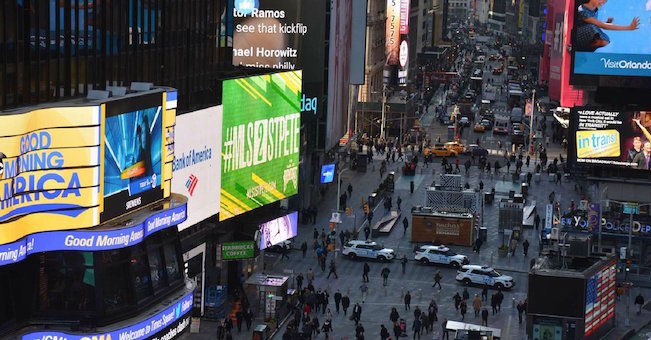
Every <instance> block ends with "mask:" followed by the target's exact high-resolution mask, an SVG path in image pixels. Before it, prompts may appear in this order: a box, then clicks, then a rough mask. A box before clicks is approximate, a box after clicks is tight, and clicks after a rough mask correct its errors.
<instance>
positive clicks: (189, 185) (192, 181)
mask: <svg viewBox="0 0 651 340" xmlns="http://www.w3.org/2000/svg"><path fill="white" fill-rule="evenodd" d="M197 183H199V179H198V178H197V176H195V175H194V174H190V177H188V180H187V181H185V188H186V189H188V193H190V196H192V194H194V188H196V187H197Z"/></svg>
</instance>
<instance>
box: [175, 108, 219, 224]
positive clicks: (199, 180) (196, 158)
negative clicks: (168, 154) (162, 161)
mask: <svg viewBox="0 0 651 340" xmlns="http://www.w3.org/2000/svg"><path fill="white" fill-rule="evenodd" d="M221 133H222V107H221V106H213V107H209V108H206V109H202V110H198V111H194V112H189V113H186V114H183V115H180V116H178V117H177V118H176V126H175V127H174V135H175V137H176V138H175V142H174V156H175V157H174V163H173V165H172V171H173V172H174V177H173V178H172V192H176V193H182V194H183V195H185V196H187V197H188V215H189V216H188V220H186V221H185V222H183V223H181V224H180V225H179V231H181V230H183V229H185V228H187V227H190V226H192V225H193V224H196V223H198V222H200V221H203V220H205V219H206V218H208V217H210V216H213V215H215V214H217V213H218V212H219V187H220V185H221V183H220V181H221V178H220V175H221V171H220V167H221V162H220V157H219V153H220V151H221V143H222V140H221Z"/></svg>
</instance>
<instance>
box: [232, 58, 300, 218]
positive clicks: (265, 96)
mask: <svg viewBox="0 0 651 340" xmlns="http://www.w3.org/2000/svg"><path fill="white" fill-rule="evenodd" d="M301 75H302V74H301V71H290V72H281V73H275V74H270V75H262V76H254V77H248V78H240V79H233V80H225V81H224V82H223V103H222V107H223V115H224V118H223V122H222V141H223V142H222V152H221V157H222V159H221V199H220V207H221V209H220V211H219V219H220V220H225V219H227V218H230V217H233V216H236V215H239V214H242V213H244V212H247V211H250V210H253V209H255V208H258V207H261V206H263V205H266V204H269V203H273V202H275V201H278V200H281V199H284V198H287V197H289V196H292V195H295V194H297V193H298V160H299V151H300V145H301V136H300V127H301Z"/></svg>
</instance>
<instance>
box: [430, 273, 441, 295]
mask: <svg viewBox="0 0 651 340" xmlns="http://www.w3.org/2000/svg"><path fill="white" fill-rule="evenodd" d="M436 285H439V290H441V288H442V287H441V271H440V270H438V269H437V270H436V271H435V272H434V284H433V285H432V287H436Z"/></svg>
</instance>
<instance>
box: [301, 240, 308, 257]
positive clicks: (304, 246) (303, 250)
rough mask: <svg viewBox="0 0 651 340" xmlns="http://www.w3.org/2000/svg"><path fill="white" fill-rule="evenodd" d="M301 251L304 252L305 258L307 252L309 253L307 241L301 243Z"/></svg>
mask: <svg viewBox="0 0 651 340" xmlns="http://www.w3.org/2000/svg"><path fill="white" fill-rule="evenodd" d="M301 252H302V253H303V258H305V254H307V241H303V243H301Z"/></svg>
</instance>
